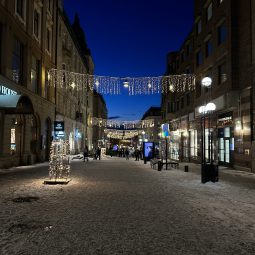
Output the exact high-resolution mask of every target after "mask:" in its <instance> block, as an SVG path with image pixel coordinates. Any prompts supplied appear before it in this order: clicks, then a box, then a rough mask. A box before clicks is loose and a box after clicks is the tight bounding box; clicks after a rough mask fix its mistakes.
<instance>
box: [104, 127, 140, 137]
mask: <svg viewBox="0 0 255 255" xmlns="http://www.w3.org/2000/svg"><path fill="white" fill-rule="evenodd" d="M104 132H105V134H106V136H107V137H108V138H113V139H119V140H127V139H132V138H134V137H136V136H138V135H139V134H140V132H139V131H138V130H125V131H123V130H112V129H105V130H104Z"/></svg>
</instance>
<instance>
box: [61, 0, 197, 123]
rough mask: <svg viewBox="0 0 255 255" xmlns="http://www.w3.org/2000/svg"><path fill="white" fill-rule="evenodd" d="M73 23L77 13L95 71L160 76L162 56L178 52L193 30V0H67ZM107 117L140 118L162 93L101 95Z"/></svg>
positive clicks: (162, 68)
mask: <svg viewBox="0 0 255 255" xmlns="http://www.w3.org/2000/svg"><path fill="white" fill-rule="evenodd" d="M64 6H65V10H66V12H67V14H68V16H69V19H70V21H71V22H73V18H74V14H75V13H78V15H79V17H80V23H81V26H82V27H83V29H84V32H85V35H86V40H87V43H88V47H89V48H90V49H91V53H92V57H93V60H94V64H95V74H96V75H106V76H121V77H127V76H128V77H133V76H161V75H163V74H164V72H165V70H166V55H167V53H168V52H169V51H175V50H179V48H180V46H181V44H182V43H183V41H184V40H185V38H186V36H187V35H188V33H189V32H190V31H191V29H192V24H193V0H182V1H180V0H89V1H88V0H76V1H75V0H65V1H64ZM104 98H105V100H106V104H107V108H108V116H109V117H111V116H121V119H127V120H131V119H132V120H136V119H140V118H141V117H142V115H143V113H144V112H145V111H146V110H147V109H148V108H149V107H150V106H152V105H153V106H160V95H154V96H130V97H129V96H126V95H122V96H104Z"/></svg>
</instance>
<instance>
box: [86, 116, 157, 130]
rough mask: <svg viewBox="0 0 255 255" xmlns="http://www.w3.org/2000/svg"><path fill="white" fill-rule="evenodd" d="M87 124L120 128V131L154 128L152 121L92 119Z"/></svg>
mask: <svg viewBox="0 0 255 255" xmlns="http://www.w3.org/2000/svg"><path fill="white" fill-rule="evenodd" d="M89 124H90V125H91V126H99V127H107V128H109V129H114V128H118V129H120V128H122V129H142V128H149V127H154V125H155V123H154V120H153V119H149V120H130V121H127V120H124V121H123V120H108V119H102V118H96V117H92V118H91V119H90V122H89Z"/></svg>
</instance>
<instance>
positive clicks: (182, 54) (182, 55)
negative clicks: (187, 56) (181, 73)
mask: <svg viewBox="0 0 255 255" xmlns="http://www.w3.org/2000/svg"><path fill="white" fill-rule="evenodd" d="M181 62H184V52H182V53H181Z"/></svg>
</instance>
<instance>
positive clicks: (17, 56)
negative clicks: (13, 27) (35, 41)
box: [12, 38, 24, 84]
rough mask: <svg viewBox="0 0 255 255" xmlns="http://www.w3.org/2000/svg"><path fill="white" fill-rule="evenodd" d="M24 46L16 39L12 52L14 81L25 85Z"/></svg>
mask: <svg viewBox="0 0 255 255" xmlns="http://www.w3.org/2000/svg"><path fill="white" fill-rule="evenodd" d="M23 51H24V49H23V44H22V43H21V42H20V41H19V40H18V39H16V38H14V43H13V51H12V79H13V81H14V82H16V83H19V84H22V83H23Z"/></svg>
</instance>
